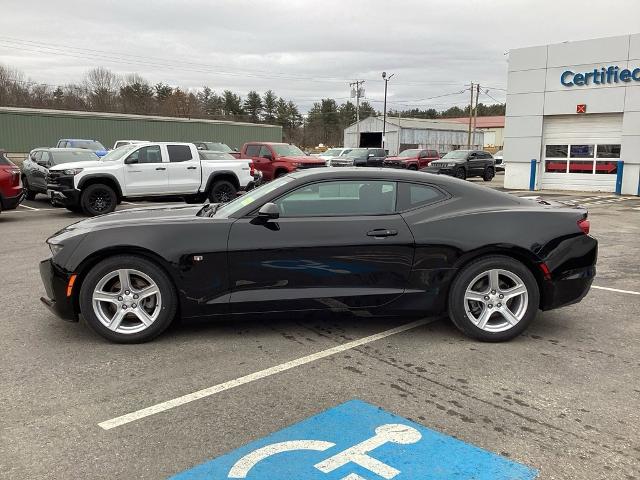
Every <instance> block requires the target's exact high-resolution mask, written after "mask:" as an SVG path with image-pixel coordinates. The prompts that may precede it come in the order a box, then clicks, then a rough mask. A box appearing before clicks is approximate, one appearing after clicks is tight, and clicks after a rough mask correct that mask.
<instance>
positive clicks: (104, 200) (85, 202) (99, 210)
mask: <svg viewBox="0 0 640 480" xmlns="http://www.w3.org/2000/svg"><path fill="white" fill-rule="evenodd" d="M117 202H118V197H117V195H116V192H114V191H113V188H111V187H110V186H108V185H103V184H101V183H95V184H93V185H89V186H88V187H87V188H85V189H84V190H83V191H82V195H81V197H80V205H81V206H82V210H83V211H84V213H86V214H87V215H90V216H92V217H95V216H96V215H104V214H105V213H111V212H113V211H114V210H115V209H116V204H117Z"/></svg>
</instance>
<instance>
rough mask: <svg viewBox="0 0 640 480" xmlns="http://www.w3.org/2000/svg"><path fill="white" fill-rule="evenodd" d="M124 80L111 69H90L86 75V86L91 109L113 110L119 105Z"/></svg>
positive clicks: (100, 110)
mask: <svg viewBox="0 0 640 480" xmlns="http://www.w3.org/2000/svg"><path fill="white" fill-rule="evenodd" d="M121 85H122V80H121V79H120V77H119V76H118V75H116V74H115V73H113V72H112V71H111V70H109V69H106V68H103V67H98V68H94V69H92V70H89V71H88V72H87V73H86V74H85V77H84V86H85V87H86V89H87V92H88V94H89V98H88V100H89V104H90V105H91V109H92V110H94V111H99V112H112V111H115V110H116V109H117V106H118V93H119V90H120V86H121Z"/></svg>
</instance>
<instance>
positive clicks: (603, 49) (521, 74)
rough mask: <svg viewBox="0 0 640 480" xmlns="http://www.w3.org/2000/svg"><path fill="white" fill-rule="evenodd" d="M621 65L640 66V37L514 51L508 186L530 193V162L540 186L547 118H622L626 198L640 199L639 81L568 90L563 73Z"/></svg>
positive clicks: (508, 123) (507, 149)
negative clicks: (614, 115) (534, 165)
mask: <svg viewBox="0 0 640 480" xmlns="http://www.w3.org/2000/svg"><path fill="white" fill-rule="evenodd" d="M608 66H618V67H619V69H620V70H622V69H625V68H628V69H630V70H633V69H635V68H639V67H640V34H635V35H625V36H619V37H610V38H601V39H594V40H585V41H579V42H565V43H560V44H555V45H547V46H537V47H529V48H520V49H515V50H511V51H510V53H509V71H508V79H507V82H508V87H507V89H508V91H507V111H506V119H505V131H504V136H505V139H504V158H505V163H506V166H505V168H506V171H505V187H506V188H515V189H526V188H529V180H530V161H531V160H532V159H535V160H536V161H537V162H538V164H537V175H536V177H537V185H536V188H539V185H540V175H541V173H542V167H541V165H540V161H541V158H542V155H543V152H542V147H543V145H542V142H543V123H544V118H545V116H547V117H549V116H552V115H554V116H555V115H582V114H577V113H576V106H577V105H578V104H586V105H587V113H586V115H589V114H598V113H622V114H623V121H622V153H621V159H622V160H623V161H624V162H625V166H624V175H623V185H622V193H626V194H633V195H637V194H638V188H639V187H638V183H639V181H640V82H639V81H633V80H632V81H630V82H628V83H625V82H618V83H613V82H612V83H610V84H607V83H605V84H600V85H597V84H594V83H593V82H590V83H589V84H588V85H583V86H576V85H574V86H570V87H567V86H564V85H562V83H561V82H560V77H561V75H562V72H564V71H566V70H571V71H573V72H575V73H583V72H588V71H593V69H594V68H596V69H600V68H601V67H608Z"/></svg>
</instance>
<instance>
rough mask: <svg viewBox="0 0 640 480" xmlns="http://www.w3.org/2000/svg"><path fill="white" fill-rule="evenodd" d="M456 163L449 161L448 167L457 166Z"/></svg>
mask: <svg viewBox="0 0 640 480" xmlns="http://www.w3.org/2000/svg"><path fill="white" fill-rule="evenodd" d="M455 166H456V164H455V163H447V167H455Z"/></svg>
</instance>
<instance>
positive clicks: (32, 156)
mask: <svg viewBox="0 0 640 480" xmlns="http://www.w3.org/2000/svg"><path fill="white" fill-rule="evenodd" d="M92 160H93V161H97V160H99V158H98V156H97V155H96V154H95V153H93V152H92V151H91V150H86V149H84V148H36V149H35V150H31V152H30V153H29V156H28V157H27V158H26V159H25V161H24V162H22V184H23V185H24V189H25V192H26V195H27V200H33V199H34V198H36V195H37V194H38V193H45V194H46V193H47V180H46V177H47V174H48V173H49V168H50V167H53V166H54V165H60V164H63V163H75V162H86V161H92Z"/></svg>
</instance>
